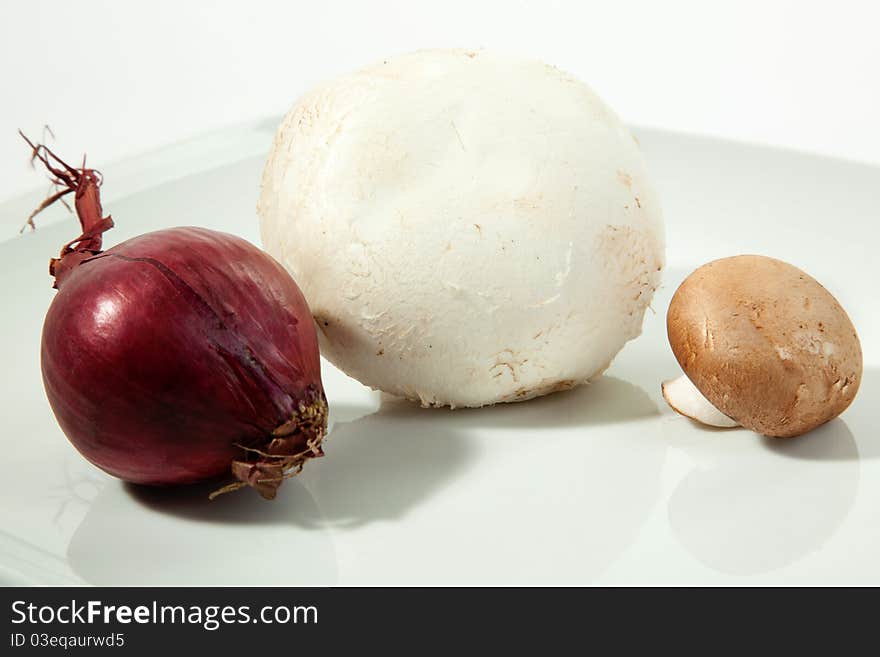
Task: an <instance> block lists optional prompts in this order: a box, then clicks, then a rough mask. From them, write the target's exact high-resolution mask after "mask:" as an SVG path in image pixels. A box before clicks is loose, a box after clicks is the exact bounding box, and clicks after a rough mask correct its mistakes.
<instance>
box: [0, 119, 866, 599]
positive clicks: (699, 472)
mask: <svg viewBox="0 0 880 657" xmlns="http://www.w3.org/2000/svg"><path fill="white" fill-rule="evenodd" d="M275 124H276V121H275V120H274V119H273V120H267V121H263V122H260V123H259V124H254V125H249V126H245V127H239V128H235V129H230V130H228V131H225V132H220V133H216V134H213V135H208V136H206V137H203V138H200V139H196V140H193V141H191V142H187V143H185V144H181V145H178V146H175V147H172V148H169V149H165V150H163V151H158V152H156V153H152V154H149V155H147V156H144V157H142V158H138V159H137V160H133V161H131V162H128V163H124V164H121V165H116V166H110V167H107V168H105V170H104V174H105V178H106V180H107V183H106V187H105V199H106V200H105V208H106V209H107V210H108V211H110V212H112V214H113V216H114V218H115V220H116V222H117V228H115V229H114V230H113V231H112V232H111V233H109V234H108V236H107V243H108V245H112V244H114V243H117V242H119V241H121V240H123V239H125V238H127V237H130V236H133V235H136V234H138V233H142V232H145V231H148V230H153V229H156V228H159V227H165V226H173V225H180V224H199V225H203V226H207V227H211V228H217V229H221V230H227V231H231V232H234V233H238V234H240V235H242V236H244V237H246V238H248V239H250V240H253V241H258V233H257V226H256V220H255V216H254V215H255V213H254V204H255V201H256V195H257V188H258V180H259V174H260V170H261V166H262V159H263V154H264V153H265V151H266V149H267V147H268V143H269V140H270V139H271V133H272V131H273V129H274V126H275ZM637 134H638V136H639V138H640V140H641V143H642V146H643V149H644V151H645V153H646V155H647V158H648V160H649V164H650V168H651V169H652V171H653V173H654V175H655V178H656V181H657V183H658V187H659V191H660V194H661V199H662V200H663V204H664V208H665V214H666V222H667V237H668V244H669V249H668V261H669V265H668V270H667V272H666V274H665V283H664V286H663V288H662V289H661V290H660V291H659V293H658V295H657V297H656V298H655V301H654V303H653V307H654V309H655V311H656V312H649V313H648V314H647V317H646V319H645V327H644V335H643V336H642V337H641V338H639V339H638V340H636V341H634V342H633V343H631V344H629V345H628V346H627V347H626V348H625V349H624V350H623V352H621V354H620V356H619V357H618V358H617V360H615V362H614V364H613V366H612V367H611V369H610V370H609V372H608V375H607V376H605V377H603V378H602V379H600V380H599V381H598V382H597V383H595V384H593V385H591V386H589V387H586V388H581V389H577V390H574V391H571V392H567V393H557V394H555V395H552V396H550V397H547V398H543V399H539V400H535V401H530V402H526V403H522V404H512V405H502V406H498V407H493V408H487V409H482V410H459V411H448V410H424V409H421V408H418V407H416V406H414V405H412V404H409V403H405V402H400V401H396V400H393V399H385V398H381V397H380V396H379V395H378V394H376V393H373V392H371V391H369V390H367V389H365V388H364V387H363V386H361V385H360V384H358V383H357V382H356V381H353V380H352V379H349V378H348V377H346V376H344V375H343V374H341V373H340V372H339V371H337V370H336V369H334V368H333V367H331V366H330V365H329V364H327V363H325V366H324V383H325V387H326V390H327V395H328V397H329V400H330V404H331V423H332V428H331V433H330V437H329V439H328V442H327V457H326V458H324V459H321V460H320V461H316V462H313V463H310V464H309V465H308V467H307V468H306V470H305V472H304V473H303V474H302V475H301V476H300V477H299V478H297V479H294V480H291V481H288V482H287V483H285V485H284V486H283V487H282V489H281V493H280V495H279V498H278V499H277V500H276V501H275V502H274V503H266V502H264V501H263V500H261V499H260V498H259V497H258V496H257V495H255V494H252V493H250V492H249V491H244V492H240V493H237V494H234V495H228V496H225V497H224V498H221V499H219V500H217V501H216V502H213V503H210V502H208V501H207V499H205V493H206V489H204V488H197V489H186V490H173V491H168V490H153V489H142V488H137V487H132V486H127V485H125V484H122V483H121V482H119V481H117V480H115V479H113V478H111V477H109V476H107V475H105V474H103V473H102V472H101V471H99V470H97V469H96V468H94V467H92V466H91V465H89V464H88V463H87V462H86V461H85V460H83V459H82V458H81V457H80V456H79V455H78V454H77V452H76V451H75V450H74V449H73V448H72V447H71V446H70V445H69V444H68V442H67V440H66V439H65V438H64V436H63V434H62V433H61V431H60V430H59V428H58V426H57V424H56V423H55V420H54V418H53V416H52V412H51V410H50V409H49V406H48V404H47V402H46V399H45V396H44V394H43V389H42V384H41V381H40V372H39V358H38V354H39V350H38V347H39V340H40V327H41V323H42V318H43V315H44V313H45V311H46V308H47V307H48V305H49V303H50V301H51V299H52V294H53V292H52V290H51V289H50V287H51V284H50V280H49V278H48V275H47V271H46V266H47V261H48V258H49V257H50V256H51V255H53V254H54V253H55V252H56V251H57V249H58V247H59V245H60V244H62V243H63V242H65V241H66V240H67V239H69V238H70V237H72V236H73V235H74V233H76V228H75V225H74V221H73V219H72V218H70V217H69V216H66V215H65V214H64V213H63V212H55V213H54V214H53V215H52V216H50V217H47V218H46V219H45V220H44V221H43V223H42V225H41V227H40V229H39V230H38V231H37V232H36V233H32V234H25V235H24V236H22V237H13V238H11V239H8V240H7V241H4V242H2V243H0V272H2V291H0V295H2V296H0V307H2V308H3V309H4V310H3V327H2V330H3V341H2V346H0V359H2V363H3V364H4V369H5V376H4V377H3V380H2V381H0V412H2V418H3V430H2V454H3V466H4V467H3V471H4V474H3V477H2V478H0V516H2V518H3V526H2V530H0V582H5V583H33V584H54V583H92V584H264V585H273V584H283V585H325V584H327V585H332V584H585V583H600V584H622V583H642V584H649V583H651V584H660V583H682V584H683V583H688V584H759V583H783V582H784V583H828V584H840V583H880V562H878V559H877V554H878V553H880V460H878V459H880V436H878V433H877V413H878V410H877V409H878V404H877V401H878V389H880V369H878V367H880V361H878V358H880V352H878V344H880V340H878V338H880V336H878V326H880V313H878V306H877V303H876V296H877V290H876V285H877V282H878V281H880V275H878V274H880V258H878V257H877V255H876V254H875V251H876V244H877V240H878V237H880V231H878V228H877V226H878V224H880V169H877V168H871V167H867V166H863V165H857V164H851V163H845V162H840V161H832V160H825V159H820V158H817V157H812V156H806V155H800V154H796V153H791V152H783V151H777V150H769V149H763V148H758V147H754V146H746V145H739V144H732V143H724V142H719V141H713V140H709V139H702V138H696V137H689V136H683V135H676V134H670V133H663V132H656V131H651V130H639V131H637ZM38 198H39V194H35V195H31V196H29V197H28V198H23V199H17V200H15V201H11V202H8V203H6V204H4V205H2V206H0V228H4V227H5V229H6V233H5V234H4V237H5V236H6V235H9V236H11V235H13V234H14V232H15V230H14V228H17V227H18V225H20V222H21V220H22V219H23V217H24V216H25V215H26V213H27V210H28V209H29V206H30V205H32V204H33V203H34V202H35V201H36V200H37V199H38ZM746 252H751V253H765V254H770V255H774V256H776V257H779V258H782V259H785V260H788V261H790V262H793V263H795V264H797V265H799V266H801V267H802V268H804V269H806V270H807V271H808V272H810V273H811V274H813V275H814V276H815V277H816V278H818V279H819V280H820V281H822V282H823V283H824V284H825V285H826V286H827V287H829V288H830V289H831V290H832V291H833V292H834V293H835V294H836V295H837V296H838V298H839V299H840V300H841V301H842V302H843V304H844V306H845V307H846V308H847V309H848V310H849V312H850V314H851V316H852V318H853V320H854V322H855V324H856V326H857V327H858V329H859V331H860V334H861V338H862V345H863V348H864V353H865V359H866V363H865V364H866V370H865V376H864V381H863V383H862V389H861V392H860V393H859V396H858V398H857V399H856V401H855V402H854V404H853V406H852V407H851V408H850V409H849V410H848V411H847V412H846V413H845V414H844V415H843V416H842V417H841V418H840V419H837V420H835V421H833V422H831V423H829V424H828V425H826V426H824V427H822V428H821V429H819V430H817V431H815V432H813V433H812V434H810V435H807V436H805V437H802V438H799V439H795V440H790V441H784V442H781V441H773V440H768V439H764V438H761V437H759V436H756V435H754V434H752V433H750V432H748V431H745V430H741V429H739V430H731V431H712V430H706V429H702V428H699V427H697V426H696V425H694V424H693V423H691V422H690V421H689V420H686V419H684V418H681V417H679V416H677V415H675V414H673V413H672V412H671V411H670V410H669V409H668V408H667V407H666V405H665V404H664V403H663V401H662V398H661V396H660V381H661V380H662V379H664V378H668V377H671V376H674V375H676V374H677V373H678V368H677V365H676V364H675V361H674V359H673V357H672V355H671V353H670V351H669V348H668V345H667V343H666V338H665V331H664V315H665V310H666V307H667V303H668V301H669V298H670V296H671V294H672V292H673V291H674V289H675V287H676V286H677V285H678V283H679V282H680V281H681V280H682V278H683V277H684V276H685V275H686V274H687V273H688V272H689V271H691V270H692V269H693V268H694V267H696V266H697V265H699V264H701V263H703V262H705V261H707V260H710V259H713V258H716V257H721V256H724V255H731V254H736V253H746Z"/></svg>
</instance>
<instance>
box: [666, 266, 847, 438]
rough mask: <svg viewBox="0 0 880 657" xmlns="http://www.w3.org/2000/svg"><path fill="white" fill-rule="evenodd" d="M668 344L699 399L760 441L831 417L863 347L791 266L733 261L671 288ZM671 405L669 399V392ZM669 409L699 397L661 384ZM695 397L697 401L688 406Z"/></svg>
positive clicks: (815, 286) (832, 304) (827, 298)
mask: <svg viewBox="0 0 880 657" xmlns="http://www.w3.org/2000/svg"><path fill="white" fill-rule="evenodd" d="M666 330H667V333H668V336H669V344H670V345H671V346H672V351H673V353H674V354H675V357H676V359H677V360H678V362H679V364H680V365H681V367H682V369H683V370H684V372H685V374H686V375H687V377H688V378H689V379H690V380H691V381H692V382H693V384H694V386H696V388H697V390H698V391H699V392H700V393H701V394H702V395H703V397H705V399H706V400H708V402H709V403H710V404H711V405H712V406H714V407H715V408H716V409H718V410H719V411H720V412H721V413H722V414H723V415H726V416H727V417H729V418H732V419H733V420H734V421H735V422H736V423H738V424H740V425H742V426H744V427H746V428H748V429H751V430H753V431H756V432H758V433H761V434H764V435H766V436H775V437H790V436H798V435H800V434H802V433H805V432H807V431H810V430H811V429H814V428H815V427H817V426H819V425H820V424H823V423H825V422H827V421H828V420H831V419H832V418H834V417H837V416H838V415H839V414H840V413H842V412H843V411H844V410H845V409H846V407H847V406H849V405H850V403H851V402H852V400H853V398H854V397H855V395H856V392H857V391H858V389H859V383H860V381H861V378H862V350H861V346H860V344H859V338H858V336H857V335H856V330H855V328H854V327H853V324H852V321H850V318H849V317H848V316H847V314H846V312H845V311H844V310H843V308H842V307H841V306H840V304H839V303H838V302H837V300H836V299H835V298H834V297H833V296H832V295H831V293H830V292H828V290H826V289H825V288H824V287H822V285H820V284H819V283H818V282H817V281H816V280H815V279H813V278H811V277H810V276H808V275H807V274H805V273H804V272H802V271H801V270H800V269H798V268H797V267H794V266H793V265H790V264H788V263H786V262H782V261H781V260H775V259H773V258H767V257H764V256H755V255H741V256H735V257H732V258H723V259H721V260H716V261H714V262H710V263H708V264H706V265H703V266H702V267H700V268H699V269H697V270H696V271H695V272H693V273H692V274H691V275H690V276H688V277H687V278H686V279H685V281H684V282H683V283H682V284H681V286H679V288H678V290H676V292H675V295H673V297H672V302H671V303H670V305H669V311H668V312H667V315H666ZM679 389H680V390H682V392H683V394H681V395H680V397H681V398H680V399H679V398H676V399H670V396H674V395H675V394H676V391H677V390H679ZM664 396H666V397H667V401H669V402H670V406H672V407H673V408H674V409H675V410H677V411H678V412H680V413H682V414H684V415H688V416H689V417H692V418H694V419H699V417H697V416H698V415H703V414H702V413H701V412H699V411H695V412H688V410H687V409H688V406H689V405H693V404H696V403H697V402H698V401H699V400H698V396H696V395H693V394H692V391H689V390H688V388H687V386H680V387H679V386H670V385H666V386H665V387H664ZM694 400H696V401H694Z"/></svg>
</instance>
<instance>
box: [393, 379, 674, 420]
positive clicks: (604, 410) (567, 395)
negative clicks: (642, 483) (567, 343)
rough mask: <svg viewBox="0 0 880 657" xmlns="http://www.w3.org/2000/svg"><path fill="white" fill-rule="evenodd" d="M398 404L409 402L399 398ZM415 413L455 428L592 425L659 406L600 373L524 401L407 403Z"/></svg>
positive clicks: (638, 416) (652, 413) (649, 413)
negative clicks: (475, 404)
mask: <svg viewBox="0 0 880 657" xmlns="http://www.w3.org/2000/svg"><path fill="white" fill-rule="evenodd" d="M395 403H400V404H407V402H404V401H402V400H401V401H399V402H397V401H396V402H395ZM408 404H409V406H411V407H412V409H413V413H418V414H424V416H425V418H426V420H427V421H430V420H431V419H432V416H435V415H436V416H439V418H438V419H440V421H442V422H443V423H444V424H448V425H451V426H454V427H456V428H461V429H467V428H472V429H476V428H510V429H523V428H532V429H540V428H547V429H552V428H555V427H566V426H583V427H588V426H593V425H601V424H613V423H618V422H620V423H622V422H632V421H634V420H645V419H649V418H651V417H656V416H659V415H660V411H659V410H658V409H657V406H656V405H655V404H654V402H653V401H652V400H651V398H650V397H649V396H648V394H647V393H646V392H645V391H644V390H642V389H641V388H640V387H638V386H636V385H633V384H632V383H629V382H628V381H624V380H622V379H618V378H616V377H613V376H600V377H599V378H598V379H596V380H595V381H593V382H592V383H588V384H585V385H580V386H578V387H576V388H573V389H572V390H566V391H563V392H554V393H552V394H550V395H545V396H544V397H537V398H536V399H530V400H528V401H524V402H515V403H509V404H496V405H494V406H484V407H483V408H457V409H454V410H450V409H448V408H424V409H423V408H420V407H419V406H418V405H416V404H415V403H414V402H410V403H408Z"/></svg>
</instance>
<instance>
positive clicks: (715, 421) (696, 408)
mask: <svg viewBox="0 0 880 657" xmlns="http://www.w3.org/2000/svg"><path fill="white" fill-rule="evenodd" d="M662 389H663V398H664V399H666V403H667V404H669V406H670V408H672V410H674V411H675V412H676V413H680V414H681V415H684V416H685V417H689V418H690V419H692V420H696V421H697V422H700V423H701V424H707V425H709V426H710V427H719V428H722V429H730V428H732V427H738V426H740V425H739V423H738V422H737V421H736V420H733V419H731V418H729V417H728V416H726V415H725V414H724V413H722V412H721V411H719V410H718V409H717V408H715V407H714V406H713V405H712V403H711V402H710V401H709V400H708V399H706V398H705V397H704V396H703V394H702V393H701V392H700V391H699V390H698V389H697V387H696V386H695V385H694V384H693V382H692V381H691V380H690V379H689V378H688V377H687V375H686V374H682V375H681V376H680V377H678V378H677V379H671V380H669V381H664V382H663V385H662Z"/></svg>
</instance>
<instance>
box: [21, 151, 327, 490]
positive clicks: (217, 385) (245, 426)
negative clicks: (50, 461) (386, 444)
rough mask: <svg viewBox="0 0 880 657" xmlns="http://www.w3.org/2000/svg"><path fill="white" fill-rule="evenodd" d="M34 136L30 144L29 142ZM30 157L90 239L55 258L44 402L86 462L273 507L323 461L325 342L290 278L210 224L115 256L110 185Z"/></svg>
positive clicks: (140, 241)
mask: <svg viewBox="0 0 880 657" xmlns="http://www.w3.org/2000/svg"><path fill="white" fill-rule="evenodd" d="M22 136H24V135H22ZM28 144H30V146H31V147H32V149H33V158H34V159H37V160H40V161H41V162H42V163H43V164H44V165H46V167H47V168H48V169H49V171H50V173H51V176H52V179H53V182H54V183H55V184H56V185H57V186H59V187H60V190H61V191H59V192H58V193H56V194H54V195H53V196H50V197H49V198H48V199H46V201H44V202H43V204H42V205H41V206H40V207H39V208H38V209H37V210H36V211H35V212H34V214H32V215H31V217H30V218H29V219H28V222H29V223H31V224H32V219H33V216H34V215H35V214H36V213H37V212H39V211H40V210H42V209H44V208H45V207H48V205H50V204H51V203H52V202H54V201H56V200H58V199H59V198H61V197H62V196H64V195H65V194H68V193H70V192H74V193H75V206H76V213H77V216H78V217H79V220H80V223H81V225H82V230H83V233H82V235H80V236H79V237H78V238H76V239H75V240H73V241H72V242H70V243H69V244H67V245H65V246H64V248H63V249H62V250H61V255H60V257H59V258H54V259H53V260H52V262H51V265H50V272H51V274H52V275H53V276H54V277H55V287H56V288H57V289H58V294H57V296H56V297H55V298H54V299H53V301H52V304H51V306H50V307H49V310H48V313H47V315H46V320H45V324H44V326H43V341H42V371H43V382H44V384H45V387H46V394H47V395H48V398H49V403H50V404H51V406H52V410H53V411H54V412H55V416H56V417H57V419H58V422H59V424H60V425H61V428H62V430H63V431H64V433H65V434H66V435H67V437H68V438H69V439H70V441H71V442H72V443H73V445H74V446H75V447H76V448H77V449H78V450H79V451H80V452H81V453H82V454H83V456H85V457H86V458H87V459H88V460H89V461H91V462H92V463H94V464H95V465H97V466H98V467H100V468H102V469H103V470H105V471H107V472H109V473H110V474H112V475H115V476H117V477H119V478H121V479H124V480H126V481H130V482H135V483H139V484H160V485H161V484H184V483H191V482H197V481H202V480H207V479H213V478H217V477H219V476H221V475H223V474H224V473H226V474H228V473H230V472H231V474H232V475H233V476H234V477H235V482H234V483H231V484H229V485H228V486H225V487H223V488H221V489H220V490H219V491H217V493H215V494H219V493H221V492H227V491H230V490H235V489H237V488H241V487H243V486H253V487H254V488H255V489H256V490H257V491H258V492H259V493H260V494H261V495H262V496H263V497H264V498H266V499H272V498H273V497H274V496H275V493H276V489H277V488H278V486H279V485H280V484H281V482H282V481H283V480H284V479H285V478H287V477H289V476H291V475H293V474H296V473H297V472H299V470H300V469H301V468H302V466H303V463H304V462H305V461H306V460H307V459H309V458H310V457H313V456H320V455H322V453H323V452H322V451H321V441H322V439H323V437H324V433H325V431H326V426H327V402H326V398H325V396H324V391H323V387H322V385H321V372H320V361H319V355H318V343H317V336H316V334H315V328H314V324H313V321H312V317H311V314H310V312H309V309H308V306H307V305H306V302H305V299H304V298H303V296H302V293H301V292H300V290H299V288H298V287H297V285H296V283H295V282H294V281H293V279H292V278H291V277H290V275H289V274H288V273H287V272H286V271H285V270H284V268H283V267H281V265H279V264H278V263H277V262H276V261H275V260H273V259H272V258H271V257H270V256H268V255H267V254H266V253H264V252H263V251H261V250H260V249H258V248H256V247H255V246H253V245H251V244H249V243H248V242H246V241H244V240H242V239H240V238H238V237H234V236H232V235H227V234H225V233H220V232H216V231H212V230H207V229H204V228H172V229H170V230H160V231H156V232H152V233H147V234H145V235H141V236H140V237H135V238H133V239H130V240H127V241H125V242H123V243H121V244H119V245H117V246H115V247H113V248H111V249H108V250H106V251H102V250H101V242H102V234H103V233H104V231H106V230H108V229H109V228H111V227H112V226H113V221H112V219H111V218H110V217H109V216H108V217H103V216H102V214H103V213H102V210H101V202H100V193H99V187H100V184H101V177H100V174H98V172H96V171H94V170H93V169H87V168H86V167H85V162H83V166H82V167H81V168H73V167H71V166H69V165H67V164H65V163H64V162H63V161H61V160H60V159H59V158H58V157H57V156H55V155H54V153H52V151H50V150H49V149H48V148H46V147H45V146H43V145H36V146H35V145H34V144H32V143H31V142H30V141H28Z"/></svg>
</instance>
